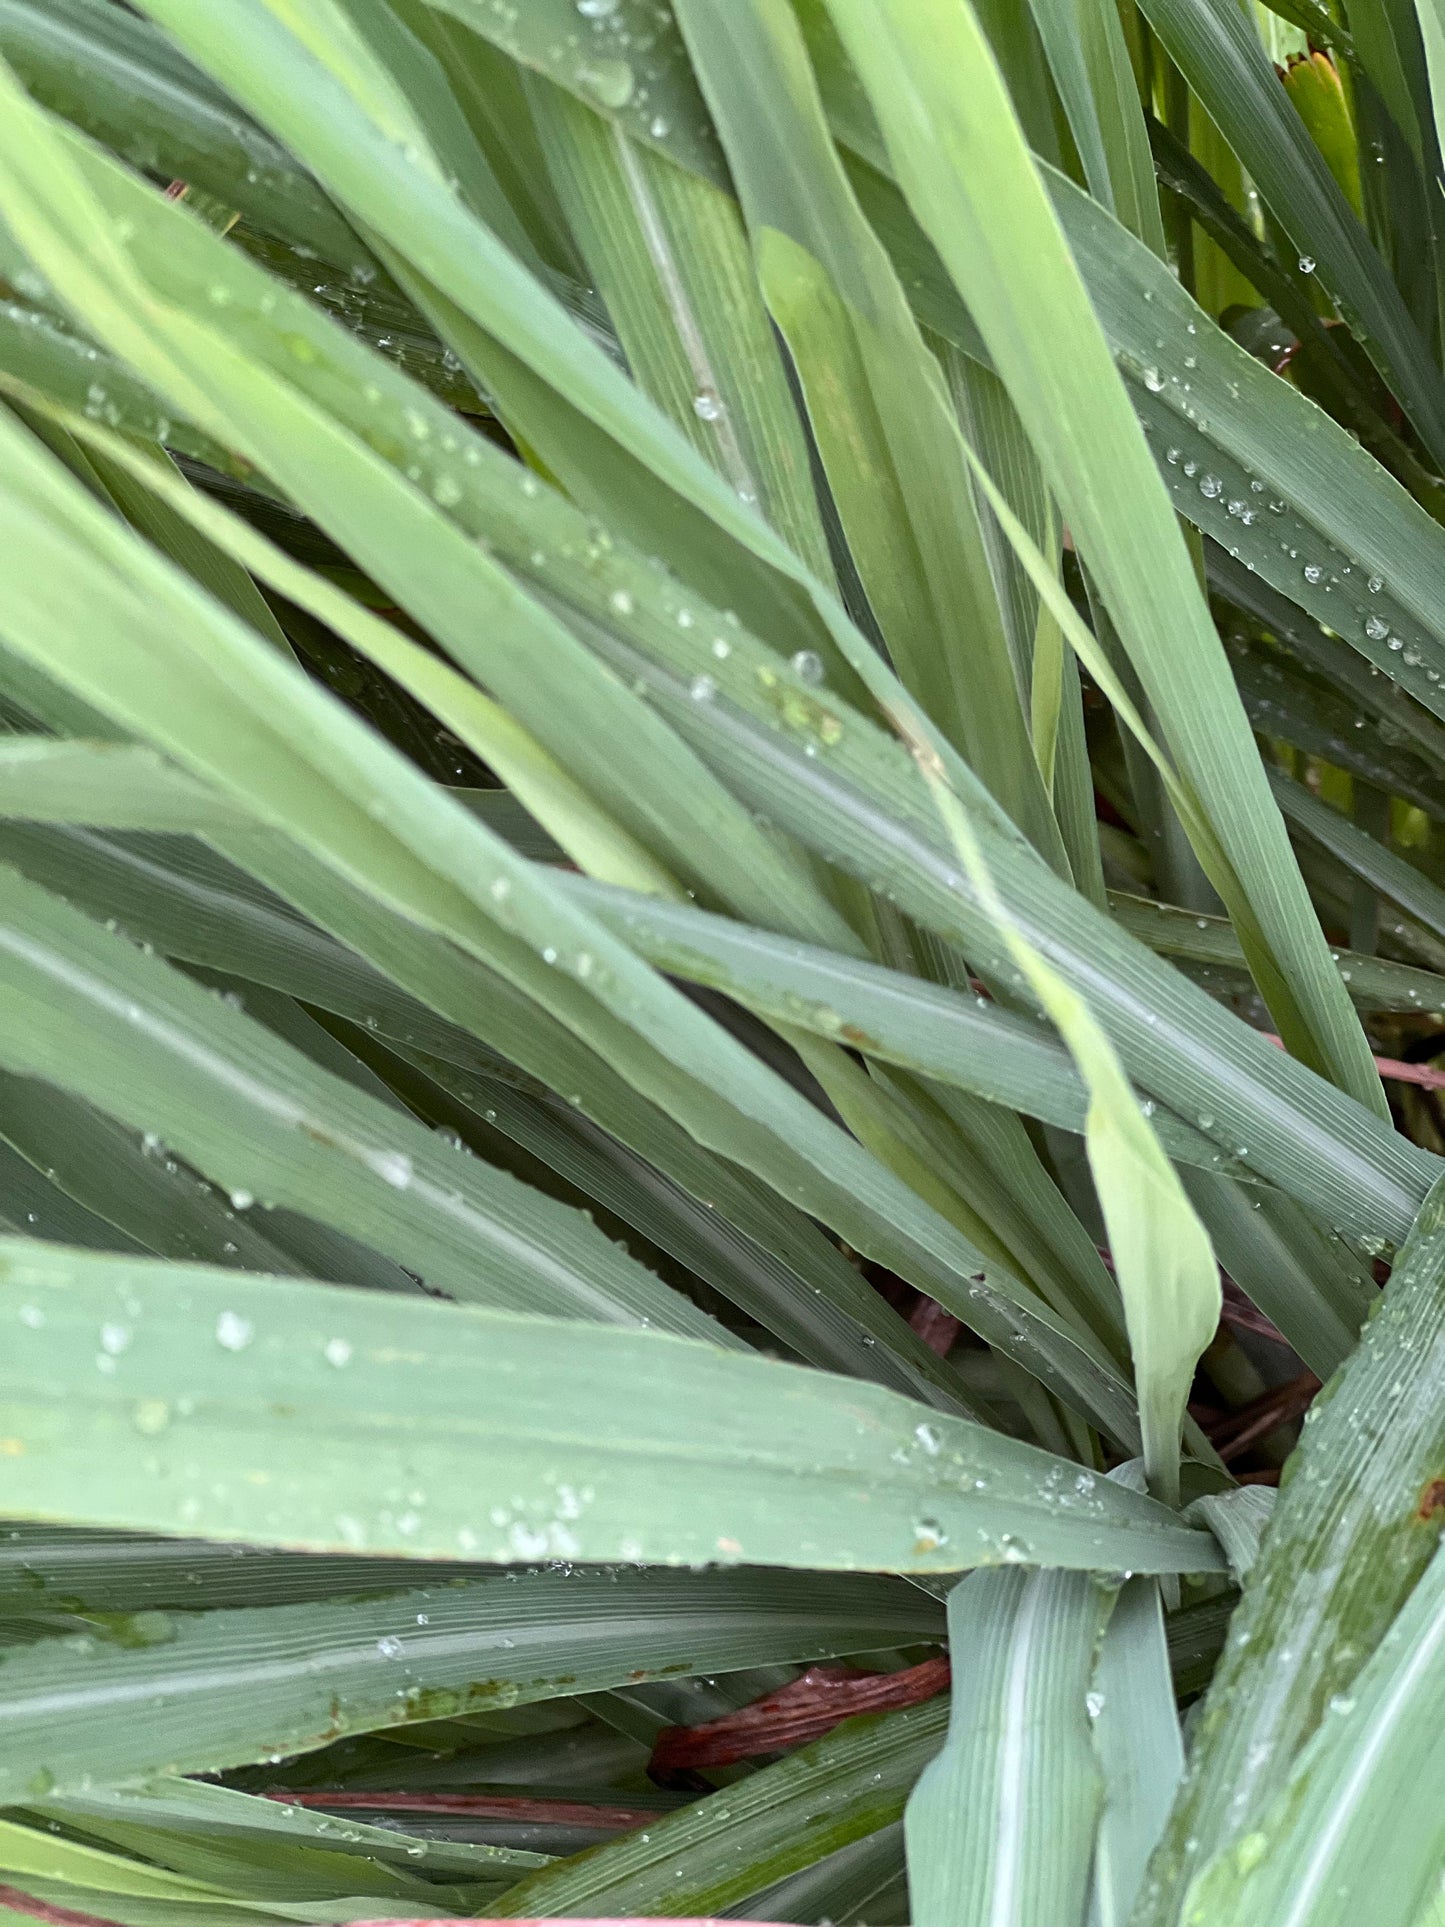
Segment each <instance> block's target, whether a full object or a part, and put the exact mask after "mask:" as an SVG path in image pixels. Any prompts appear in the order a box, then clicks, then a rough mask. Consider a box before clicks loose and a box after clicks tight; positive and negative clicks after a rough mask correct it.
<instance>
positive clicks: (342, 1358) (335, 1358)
mask: <svg viewBox="0 0 1445 1927" xmlns="http://www.w3.org/2000/svg"><path fill="white" fill-rule="evenodd" d="M351 1351H352V1346H351V1340H350V1339H349V1338H328V1339H327V1341H326V1362H327V1364H328V1365H334V1366H335V1367H336V1368H337V1370H338V1371H339V1370H340V1369H341V1367H342V1366H343V1365H345V1364H346V1363H347V1362H348V1360H349V1359H350V1357H351Z"/></svg>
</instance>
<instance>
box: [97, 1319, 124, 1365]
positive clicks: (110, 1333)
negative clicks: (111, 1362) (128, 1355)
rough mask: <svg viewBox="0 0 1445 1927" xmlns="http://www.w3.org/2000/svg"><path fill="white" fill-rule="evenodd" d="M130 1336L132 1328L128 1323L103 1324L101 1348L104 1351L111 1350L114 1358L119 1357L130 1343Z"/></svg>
mask: <svg viewBox="0 0 1445 1927" xmlns="http://www.w3.org/2000/svg"><path fill="white" fill-rule="evenodd" d="M130 1337H131V1335H130V1328H129V1326H127V1325H102V1326H101V1328H100V1348H101V1350H102V1351H104V1352H109V1353H110V1355H111V1357H112V1358H119V1356H120V1354H121V1353H122V1352H123V1351H125V1350H126V1349H127V1348H128V1346H129V1345H130Z"/></svg>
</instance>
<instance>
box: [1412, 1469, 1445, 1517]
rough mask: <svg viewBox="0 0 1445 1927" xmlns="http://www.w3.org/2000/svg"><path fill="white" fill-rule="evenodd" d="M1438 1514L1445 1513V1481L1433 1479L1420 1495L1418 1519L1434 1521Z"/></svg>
mask: <svg viewBox="0 0 1445 1927" xmlns="http://www.w3.org/2000/svg"><path fill="white" fill-rule="evenodd" d="M1437 1512H1445V1479H1431V1480H1430V1482H1429V1484H1428V1485H1427V1486H1426V1487H1425V1489H1424V1490H1423V1491H1422V1492H1421V1494H1420V1503H1419V1505H1418V1506H1416V1508H1415V1517H1416V1518H1417V1519H1433V1518H1434V1517H1435V1515H1436V1513H1437Z"/></svg>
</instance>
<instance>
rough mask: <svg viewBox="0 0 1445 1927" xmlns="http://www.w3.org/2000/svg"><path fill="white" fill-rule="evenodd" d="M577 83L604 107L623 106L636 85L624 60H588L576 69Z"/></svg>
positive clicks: (629, 98)
mask: <svg viewBox="0 0 1445 1927" xmlns="http://www.w3.org/2000/svg"><path fill="white" fill-rule="evenodd" d="M576 79H577V84H578V86H579V87H581V88H582V89H583V90H584V92H586V93H589V94H591V96H592V98H593V99H594V100H596V101H600V102H601V104H602V105H603V106H604V107H625V106H626V105H627V103H628V101H629V100H631V98H632V90H633V88H634V87H635V86H636V85H637V81H636V77H635V76H634V74H633V72H632V69H631V67H629V66H628V64H627V62H626V61H625V60H589V61H587V62H586V63H585V64H584V65H583V66H581V67H579V68H578V69H577V74H576Z"/></svg>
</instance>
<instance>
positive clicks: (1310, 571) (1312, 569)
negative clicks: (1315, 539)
mask: <svg viewBox="0 0 1445 1927" xmlns="http://www.w3.org/2000/svg"><path fill="white" fill-rule="evenodd" d="M1303 573H1304V579H1305V581H1306V582H1318V581H1319V579H1320V577H1321V576H1322V575H1323V574H1324V570H1323V569H1322V568H1321V567H1320V565H1319V563H1318V562H1306V563H1305V565H1304V571H1303Z"/></svg>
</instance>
